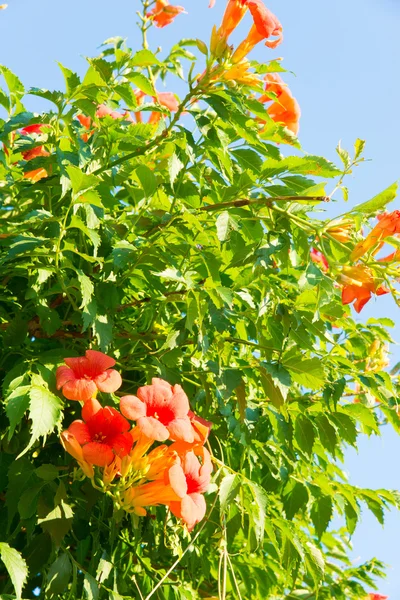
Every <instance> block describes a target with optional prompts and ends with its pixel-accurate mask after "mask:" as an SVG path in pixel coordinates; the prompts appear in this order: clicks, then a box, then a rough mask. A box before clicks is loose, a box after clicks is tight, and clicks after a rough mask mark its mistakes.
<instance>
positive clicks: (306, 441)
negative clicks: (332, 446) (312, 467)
mask: <svg viewBox="0 0 400 600" xmlns="http://www.w3.org/2000/svg"><path fill="white" fill-rule="evenodd" d="M294 437H295V440H296V443H297V445H298V447H299V448H300V450H302V451H303V452H304V453H305V454H307V455H308V456H309V457H311V454H312V451H313V447H314V442H315V430H314V426H313V424H312V423H311V421H310V419H309V418H308V417H306V416H305V415H303V414H299V415H298V416H297V418H296V422H295V428H294Z"/></svg>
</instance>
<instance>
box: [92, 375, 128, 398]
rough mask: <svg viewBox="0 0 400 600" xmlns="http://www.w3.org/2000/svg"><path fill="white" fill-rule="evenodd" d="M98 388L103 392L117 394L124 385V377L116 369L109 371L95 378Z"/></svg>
mask: <svg viewBox="0 0 400 600" xmlns="http://www.w3.org/2000/svg"><path fill="white" fill-rule="evenodd" d="M94 381H95V383H96V385H97V388H98V389H99V390H100V391H101V392H105V393H106V394H111V393H113V392H116V391H117V390H118V389H119V388H120V387H121V385H122V377H121V375H120V374H119V373H118V371H116V370H115V369H108V371H104V373H101V374H100V375H98V376H97V377H95V378H94Z"/></svg>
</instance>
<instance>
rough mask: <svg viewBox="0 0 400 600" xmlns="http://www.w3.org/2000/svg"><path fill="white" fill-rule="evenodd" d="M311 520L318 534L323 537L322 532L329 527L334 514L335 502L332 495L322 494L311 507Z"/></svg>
mask: <svg viewBox="0 0 400 600" xmlns="http://www.w3.org/2000/svg"><path fill="white" fill-rule="evenodd" d="M310 515H311V520H312V522H313V525H314V529H315V531H316V534H317V536H318V537H319V539H321V537H322V534H323V533H324V532H325V531H326V530H327V529H328V525H329V523H330V522H331V519H332V515H333V503H332V498H331V497H330V496H320V497H319V498H317V499H316V500H315V501H314V503H313V505H312V508H311V512H310Z"/></svg>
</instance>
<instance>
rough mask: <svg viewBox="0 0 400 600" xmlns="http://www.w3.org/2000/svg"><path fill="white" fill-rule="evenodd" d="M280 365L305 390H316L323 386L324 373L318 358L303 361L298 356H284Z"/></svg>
mask: <svg viewBox="0 0 400 600" xmlns="http://www.w3.org/2000/svg"><path fill="white" fill-rule="evenodd" d="M282 364H283V366H284V367H285V368H286V369H287V370H288V371H289V372H290V374H291V376H292V379H293V380H294V381H295V382H296V383H298V384H300V385H303V386H304V387H306V388H309V389H311V390H316V389H319V388H320V387H322V386H323V385H324V384H325V381H326V380H325V372H324V368H323V366H322V363H321V361H320V360H319V358H307V359H303V358H302V357H301V356H298V355H295V356H288V355H286V357H285V356H284V357H283V359H282Z"/></svg>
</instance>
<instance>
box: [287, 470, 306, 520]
mask: <svg viewBox="0 0 400 600" xmlns="http://www.w3.org/2000/svg"><path fill="white" fill-rule="evenodd" d="M282 501H283V508H284V510H285V514H286V518H287V519H289V520H290V521H291V520H292V519H293V517H294V516H295V515H296V514H297V513H298V512H299V510H301V509H302V508H304V507H305V506H306V504H307V502H308V492H307V488H306V487H305V486H304V485H303V484H302V483H300V482H299V481H294V480H293V479H292V480H289V481H288V483H287V484H286V485H285V487H284V488H283V491H282Z"/></svg>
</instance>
